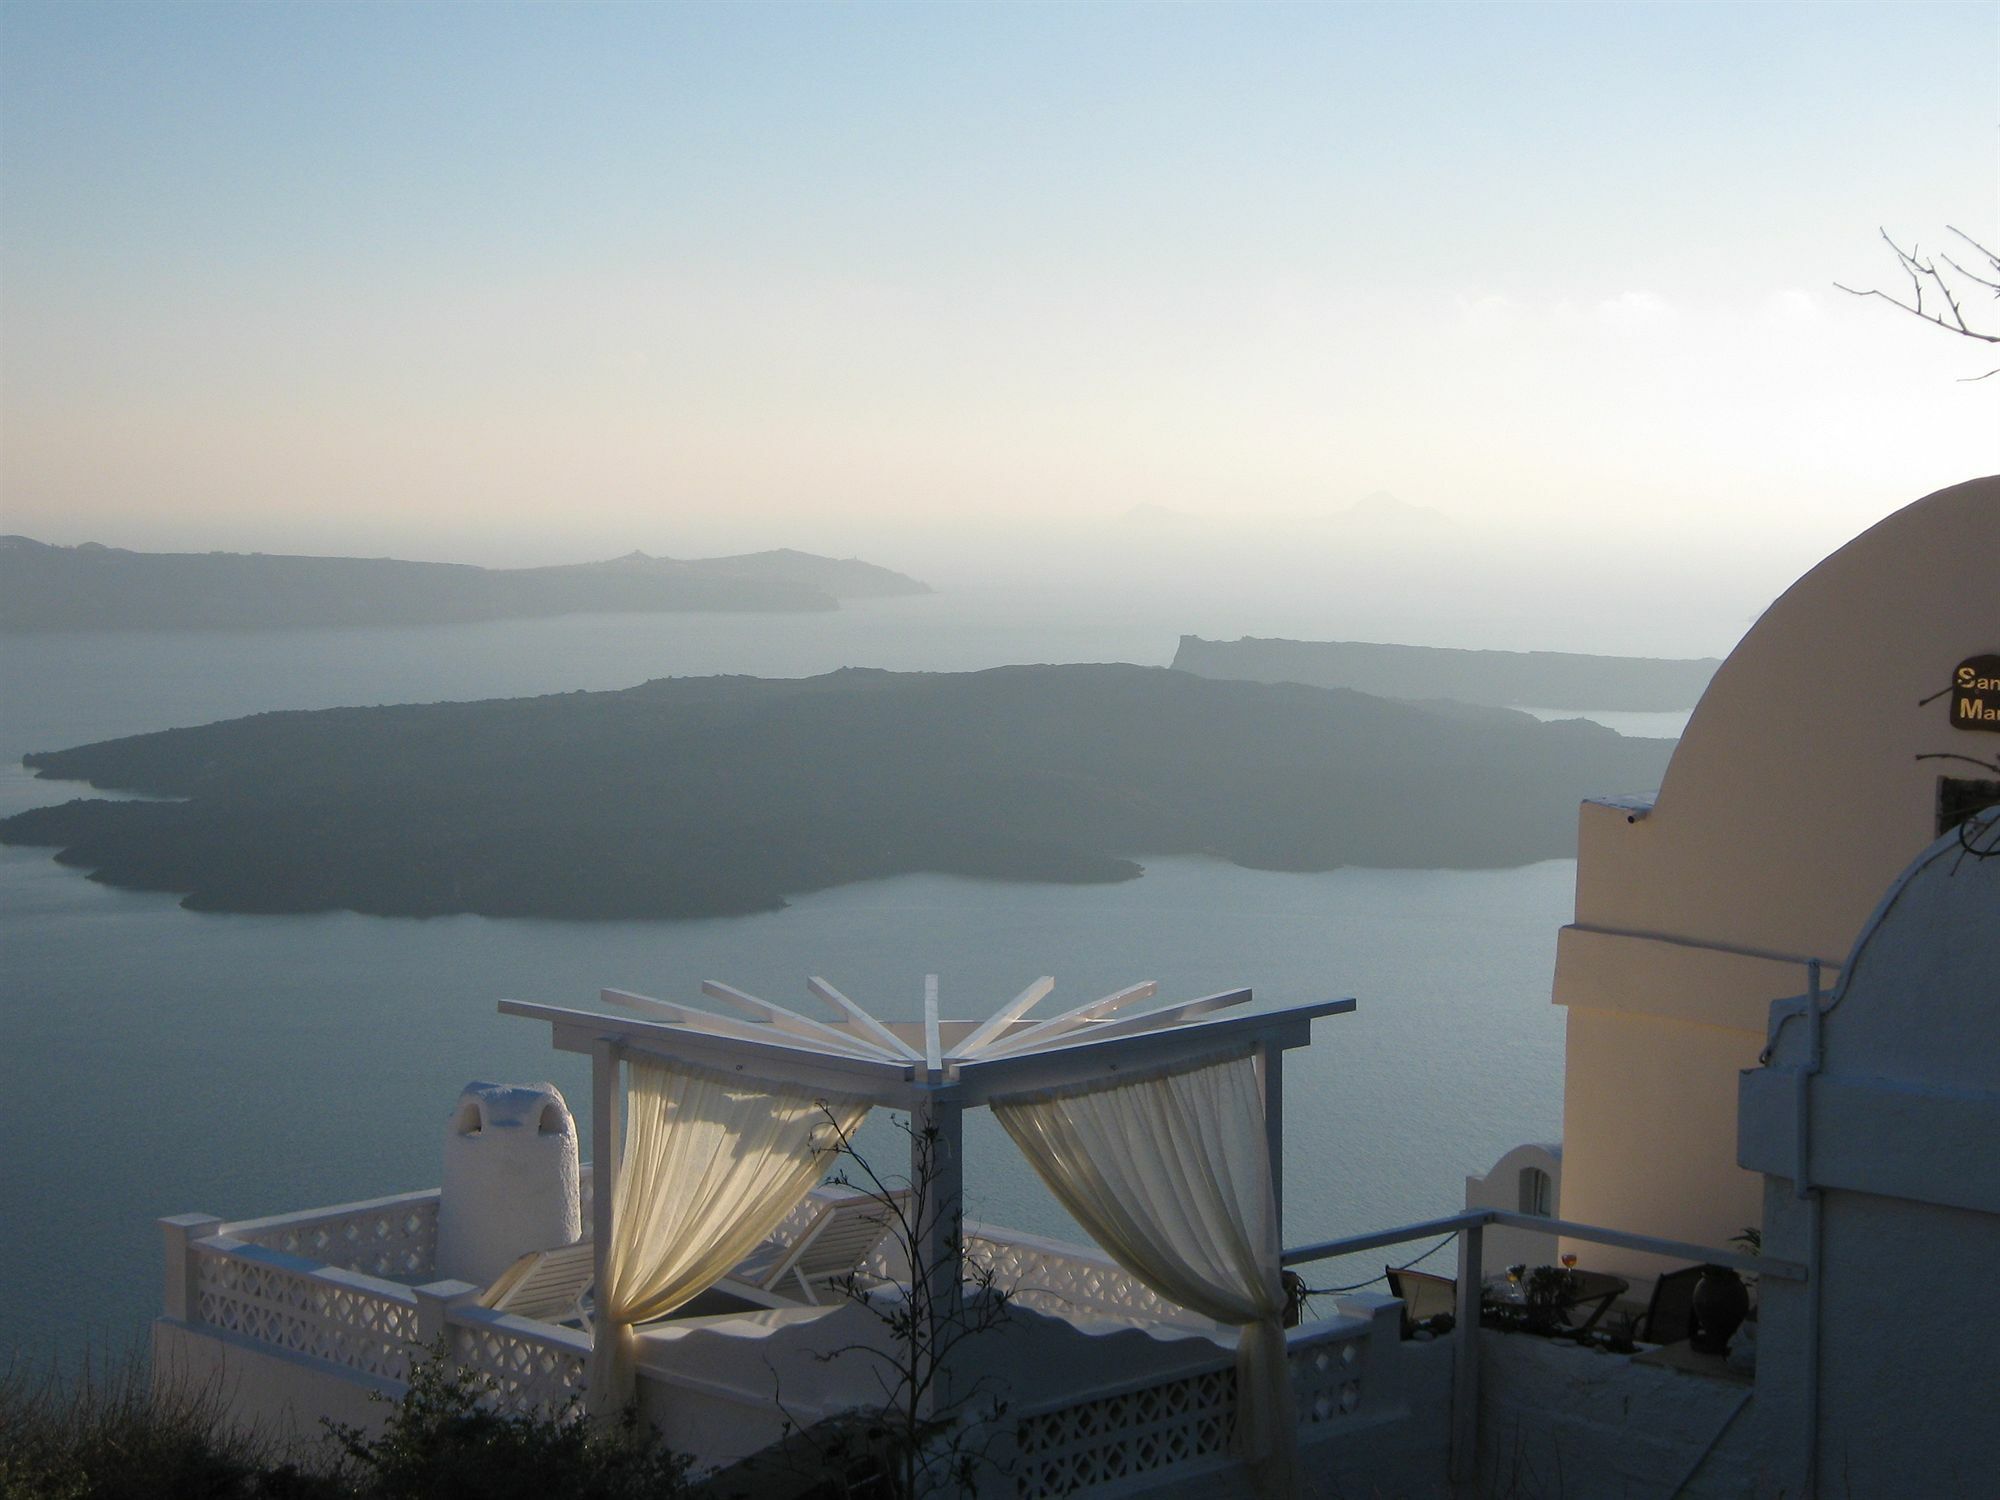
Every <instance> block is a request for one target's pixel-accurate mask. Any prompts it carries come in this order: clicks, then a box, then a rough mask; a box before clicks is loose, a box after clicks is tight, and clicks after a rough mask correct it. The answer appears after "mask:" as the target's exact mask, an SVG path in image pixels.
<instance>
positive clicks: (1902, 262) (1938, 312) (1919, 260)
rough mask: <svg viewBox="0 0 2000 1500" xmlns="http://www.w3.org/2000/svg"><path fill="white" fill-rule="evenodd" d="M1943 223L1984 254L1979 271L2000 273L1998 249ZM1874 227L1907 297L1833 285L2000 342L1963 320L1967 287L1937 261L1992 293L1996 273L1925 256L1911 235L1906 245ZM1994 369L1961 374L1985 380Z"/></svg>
mask: <svg viewBox="0 0 2000 1500" xmlns="http://www.w3.org/2000/svg"><path fill="white" fill-rule="evenodd" d="M1945 229H1946V230H1947V231H1948V232H1949V233H1951V234H1955V235H1957V236H1958V237H1959V238H1960V239H1961V240H1963V241H1965V243H1966V244H1968V245H1970V246H1971V247H1972V248H1973V249H1974V250H1976V251H1978V252H1979V254H1980V256H1982V257H1983V258H1984V260H1985V265H1984V266H1983V267H1982V270H1983V271H1985V272H1988V273H1991V275H1992V276H1993V277H1995V278H2000V255H1996V254H1995V253H1994V252H1993V251H1992V250H1989V249H1987V247H1986V246H1984V245H1982V244H1980V243H1979V241H1978V240H1975V239H1974V238H1973V237H1972V236H1971V235H1969V234H1967V233H1966V232H1965V231H1964V230H1962V229H1960V228H1958V227H1956V226H1955V225H1950V224H1947V225H1946V226H1945ZM1877 232H1878V233H1879V234H1880V235H1881V236H1882V243H1883V244H1885V245H1887V246H1888V247H1889V249H1890V250H1891V251H1893V252H1894V253H1895V256H1896V264H1897V265H1898V266H1900V267H1901V268H1902V271H1903V274H1904V275H1905V276H1907V277H1908V278H1909V282H1910V296H1909V300H1908V301H1904V300H1903V299H1902V298H1901V297H1897V296H1893V295H1892V294H1890V293H1888V292H1885V291H1883V290H1882V289H1881V288H1879V287H1867V288H1862V287H1852V286H1848V285H1846V284H1845V283H1844V282H1839V281H1836V282H1835V283H1834V286H1835V287H1836V288H1838V289H1839V290H1840V291H1843V292H1846V293H1847V294H1848V295H1849V296H1850V297H1879V298H1881V299H1882V300H1883V301H1884V302H1886V303H1888V304H1889V305H1890V306H1891V307H1895V308H1900V309H1901V310H1902V311H1904V312H1906V313H1908V314H1910V316H1911V317H1914V318H1921V319H1923V321H1924V322H1926V323H1933V324H1935V325H1936V326H1938V327H1939V328H1942V329H1943V330H1944V331H1945V332H1946V333H1952V334H1957V335H1958V336H1959V337H1960V338H1968V339H1975V340H1977V341H1978V342H1980V343H1982V344H2000V332H1993V333H1989V332H1988V331H1987V330H1986V329H1985V328H1981V327H1975V326H1974V325H1973V324H1972V323H1969V322H1967V321H1966V317H1965V307H1964V302H1963V299H1964V298H1965V297H1966V296H1968V295H1971V293H1969V292H1967V291H1966V290H1964V289H1963V288H1960V287H1956V286H1954V285H1953V284H1952V279H1951V275H1947V273H1946V271H1944V270H1940V269H1939V268H1938V262H1939V261H1943V262H1944V265H1945V266H1946V267H1947V268H1948V270H1949V271H1950V272H1951V273H1952V274H1955V275H1956V276H1958V277H1959V278H1961V279H1962V280H1963V281H1965V282H1969V283H1970V284H1971V285H1972V286H1975V287H1983V288H1985V289H1986V290H1987V291H1989V292H1991V293H1992V294H1993V295H1994V296H1995V297H2000V279H1994V280H1989V279H1988V277H1987V275H1983V274H1981V273H1980V272H1975V271H1969V270H1967V269H1966V268H1965V267H1964V266H1962V265H1960V264H1959V262H1958V261H1956V260H1954V259H1953V258H1952V257H1951V256H1949V255H1936V256H1932V257H1928V258H1927V257H1926V256H1925V255H1924V253H1923V250H1922V247H1920V246H1919V245H1918V244H1917V243H1916V242H1915V241H1914V240H1913V241H1911V243H1910V248H1909V249H1907V250H1905V249H1904V248H1903V247H1902V246H1901V245H1899V244H1897V243H1896V242H1895V241H1894V240H1893V239H1891V238H1890V237H1889V231H1888V230H1887V229H1879V230H1878V231H1877ZM1927 298H1928V299H1929V300H1928V301H1927V300H1926V299H1927ZM1939 303H1942V304H1943V307H1942V308H1940V307H1939V306H1938V304H1939ZM1994 375H2000V366H1996V367H1994V368H1993V369H1991V370H1988V371H1987V372H1986V373H1985V374H1984V375H1968V376H1965V377H1963V378H1964V379H1965V380H1967V381H1976V380H1986V379H1989V378H1990V377H1992V376H1994Z"/></svg>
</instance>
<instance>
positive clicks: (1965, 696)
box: [1951, 656, 2000, 734]
mask: <svg viewBox="0 0 2000 1500" xmlns="http://www.w3.org/2000/svg"><path fill="white" fill-rule="evenodd" d="M1951 727H1952V728H1954V729H1987V730H1991V731H1992V732H1993V733H1995V734H2000V656H1968V657H1967V658H1966V659H1965V660H1964V661H1962V662H1960V663H1959V664H1958V667H1957V669H1956V670H1955V671H1953V672H1952V674H1951Z"/></svg>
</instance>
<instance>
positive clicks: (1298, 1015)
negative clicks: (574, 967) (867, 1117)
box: [500, 974, 1354, 1107]
mask: <svg viewBox="0 0 2000 1500" xmlns="http://www.w3.org/2000/svg"><path fill="white" fill-rule="evenodd" d="M807 988H808V991H809V993H811V994H812V995H814V996H816V997H817V998H819V999H820V1000H822V1001H823V1002H825V1003H826V1004H827V1006H828V1007H829V1008H830V1009H831V1010H832V1011H833V1012H834V1014H835V1015H836V1016H837V1017H839V1019H838V1020H834V1021H816V1020H813V1019H811V1018H809V1017H807V1016H803V1015H801V1014H799V1013H798V1012H796V1011H793V1010H790V1009H788V1008H786V1007H785V1006H782V1005H777V1004H774V1003H772V1002H770V1001H767V1000H763V999H760V998H759V997H757V996H755V995H752V994H749V993H748V992H746V991H744V990H740V989H737V988H736V987H734V986H732V985H726V984H722V983H719V982H717V981H709V982H708V983H706V984H704V985H703V986H702V990H703V993H704V994H705V995H707V996H708V997H710V998H711V999H715V1000H719V1001H721V1002H723V1003H725V1004H727V1005H729V1006H731V1007H733V1009H734V1010H735V1011H736V1012H737V1014H736V1015H730V1016H725V1015H721V1014H718V1013H716V1012H714V1011H710V1010H706V1009H704V1008H702V1007H699V1006H695V1005H689V1004H684V1003H681V1002H679V1001H671V1000H657V999H653V998H652V997H650V996H644V995H634V994H631V993H629V992H627V991H623V990H605V991H603V992H602V993H601V997H600V998H601V999H602V1000H603V1002H604V1003H606V1004H608V1005H615V1006H619V1007H621V1008H622V1009H624V1010H626V1011H627V1012H629V1014H627V1015H606V1014H603V1013H600V1012H592V1011H584V1010H570V1009H564V1008H561V1007H557V1006H547V1005H534V1004H527V1003H523V1002H521V1001H516V1000H503V1001H501V1002H500V1010H501V1012H502V1013H503V1014H505V1015H515V1016H522V1017H526V1018H528V1019H532V1020H540V1021H546V1022H548V1023H549V1025H550V1027H551V1030H552V1034H553V1040H554V1042H555V1045H556V1046H557V1047H558V1048H560V1049H563V1050H566V1051H581V1052H588V1051H591V1050H593V1049H594V1048H595V1047H597V1046H598V1045H600V1044H603V1043H610V1044H611V1045H612V1046H613V1048H614V1049H615V1050H616V1051H618V1052H619V1053H621V1054H624V1055H642V1056H655V1057H663V1058H669V1059H682V1060H686V1061H688V1062H693V1063H699V1064H702V1065H704V1066H708V1067H714V1068H721V1069H724V1070H726V1071H730V1072H739V1073H742V1074H744V1075H745V1076H746V1077H750V1078H760V1079H766V1080H769V1081H772V1082H787V1083H795V1084H801V1085H804V1086H806V1087H811V1088H825V1089H827V1090H829V1091H830V1092H841V1093H848V1094H853V1095H858V1096H861V1097H865V1098H868V1099H870V1100H872V1101H874V1102H876V1103H881V1104H888V1105H891V1106H904V1107H907V1106H909V1105H911V1104H914V1103H915V1102H917V1101H918V1100H919V1099H921V1098H924V1097H933V1098H934V1097H937V1096H938V1095H939V1094H940V1093H944V1094H955V1095H958V1096H959V1097H960V1098H961V1100H962V1102H964V1103H967V1104H979V1103H984V1102H985V1101H986V1100H987V1099H989V1098H991V1097H993V1096H994V1095H995V1094H999V1093H1006V1092H1014V1091H1018V1090H1027V1089H1035V1088H1050V1087H1058V1086H1062V1085H1064V1084H1067V1083H1074V1082H1082V1081H1085V1080H1088V1079H1091V1078H1096V1077H1102V1076H1107V1075H1111V1074H1116V1073H1119V1072H1125V1071H1128V1070H1136V1069H1140V1068H1152V1067H1158V1066H1162V1065H1171V1064H1173V1063H1175V1062H1178V1061H1183V1060H1187V1061H1192V1060H1194V1059H1197V1058H1199V1057H1201V1056H1204V1055H1207V1054H1212V1053H1216V1052H1221V1051H1224V1050H1227V1049H1229V1048H1232V1047H1236V1046H1243V1045H1262V1046H1270V1047H1276V1048H1280V1049H1288V1048H1292V1047H1302V1046H1306V1045H1308V1044H1309V1043H1310V1042H1311V1040H1312V1037H1311V1029H1310V1028H1311V1023H1312V1022H1313V1021H1314V1020H1315V1019H1317V1018H1318V1017H1320V1016H1325V1015H1336V1014H1341V1013H1344V1012H1347V1011H1351V1010H1353V1009H1354V1001H1352V1000H1322V1001H1310V1002H1305V1003H1302V1004H1292V1005H1278V1006H1270V1005H1265V1006H1259V1005H1256V1004H1254V1003H1253V1001H1252V997H1251V992H1250V991H1249V990H1247V989H1241V990H1228V991H1224V992H1222V993H1220V994H1215V995H1207V996H1203V997H1201V998H1199V999H1194V1000H1184V1001H1179V1002H1175V1003H1170V1004H1167V1005H1162V1006H1158V1007H1155V1008H1154V1009H1152V1010H1147V1011H1137V1010H1134V1009H1133V1007H1134V1006H1136V1005H1138V1004H1139V1003H1141V1002H1143V1001H1146V1000H1150V999H1152V998H1153V997H1154V996H1155V995H1156V994H1157V993H1158V989H1159V986H1158V985H1157V984H1156V983H1155V982H1153V981H1151V980H1147V981H1145V982H1143V983H1140V984H1135V985H1128V986H1126V987H1125V988H1123V989H1120V990H1117V991H1114V992H1113V993H1111V994H1109V995H1105V996H1102V997H1101V998H1099V999H1096V1000H1092V1001H1090V1002H1088V1003H1087V1004H1083V1005H1078V1006H1075V1007H1072V1008H1071V1009H1068V1010H1065V1011H1061V1012H1058V1013H1057V1014H1055V1015H1053V1016H1049V1017H1047V1018H1044V1019H1041V1020H1036V1019H1032V1018H1031V1014H1030V1013H1031V1012H1032V1011H1033V1010H1034V1008H1035V1006H1036V1005H1038V1004H1039V1003H1041V1001H1042V1000H1044V999H1045V998H1047V996H1048V995H1049V994H1050V993H1051V992H1052V991H1053V990H1054V988H1055V981H1054V980H1053V979H1051V978H1047V977H1044V978H1042V979H1038V980H1036V981H1035V982H1034V983H1032V984H1030V985H1029V986H1028V987H1027V988H1026V989H1024V990H1022V991H1021V993H1020V994H1018V995H1016V996H1015V997H1014V998H1013V999H1012V1000H1009V1001H1008V1002H1007V1003H1006V1004H1004V1005H1002V1006H1000V1007H999V1008H998V1009H997V1010H996V1011H994V1012H993V1013H992V1014H991V1015H990V1016H989V1017H987V1018H986V1019H985V1020H983V1021H980V1022H977V1023H974V1022H971V1021H954V1020H947V1019H944V1018H943V1017H942V1016H941V1014H940V1009H939V998H938V996H939V988H938V980H937V976H936V975H934V974H933V975H927V976H926V977H925V982H924V997H923V1011H922V1018H921V1020H920V1021H919V1022H918V1023H917V1024H916V1025H915V1026H907V1025H906V1026H905V1027H903V1028H902V1035H899V1034H898V1031H897V1030H896V1029H892V1027H891V1026H890V1025H888V1024H885V1023H883V1022H882V1021H881V1020H879V1019H878V1018H877V1017H875V1016H874V1015H873V1014H871V1013H870V1012H869V1011H867V1010H866V1009H864V1008H863V1007H862V1006H861V1005H859V1004H857V1003H856V1002H855V1001H853V1000H851V999H849V998H848V997H847V996H846V995H845V994H843V993H841V992H840V991H839V990H837V989H835V988H834V987H833V986H832V985H831V984H829V983H828V982H827V981H826V980H824V979H822V978H819V977H817V976H815V977H814V978H812V979H811V980H810V981H809V982H808V985H807ZM905 1038H908V1039H907V1040H906V1039H905Z"/></svg>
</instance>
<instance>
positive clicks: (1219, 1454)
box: [1013, 1304, 1396, 1500]
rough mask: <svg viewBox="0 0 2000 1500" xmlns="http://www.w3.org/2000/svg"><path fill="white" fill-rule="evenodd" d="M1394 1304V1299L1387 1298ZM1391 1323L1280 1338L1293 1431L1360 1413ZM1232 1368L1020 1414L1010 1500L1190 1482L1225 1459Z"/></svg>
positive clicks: (1231, 1424) (1345, 1320) (1341, 1323)
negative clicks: (1374, 1347)
mask: <svg viewBox="0 0 2000 1500" xmlns="http://www.w3.org/2000/svg"><path fill="white" fill-rule="evenodd" d="M1392 1306H1393V1304H1392ZM1395 1336H1396V1322H1395V1320H1394V1319H1393V1318H1392V1319H1387V1320H1382V1319H1377V1318H1375V1317H1365V1318H1359V1317H1342V1318H1338V1319H1335V1320H1332V1321H1329V1322H1326V1323H1320V1324H1316V1325H1314V1326H1311V1327H1307V1328H1299V1329H1294V1330H1293V1331H1292V1332H1291V1333H1290V1334H1289V1335H1288V1336H1287V1348H1286V1353H1287V1356H1288V1358H1289V1360H1290V1364H1291V1371H1292V1392H1293V1396H1294V1398H1295V1400H1296V1401H1297V1404H1298V1419H1299V1430H1300V1433H1301V1435H1302V1436H1303V1435H1304V1434H1305V1433H1308V1432H1312V1431H1315V1430H1316V1429H1319V1428H1323V1427H1325V1426H1327V1425H1328V1424H1332V1423H1338V1422H1339V1421H1341V1420H1342V1419H1343V1418H1346V1417H1351V1416H1354V1415H1356V1414H1357V1413H1359V1412H1361V1411H1362V1410H1363V1409H1364V1407H1365V1406H1366V1404H1367V1400H1368V1382H1367V1378H1366V1373H1367V1368H1368V1349H1369V1346H1370V1343H1371V1342H1372V1341H1373V1340H1374V1339H1376V1338H1382V1337H1387V1338H1394V1337H1395ZM1235 1425H1236V1364H1235V1359H1234V1357H1233V1356H1229V1355H1225V1356H1222V1357H1221V1358H1219V1359H1218V1360H1217V1361H1216V1363H1215V1364H1214V1365H1212V1366H1209V1367H1207V1368H1204V1369H1199V1370H1192V1371H1189V1372H1188V1373H1186V1374H1183V1375H1177V1376H1175V1377H1173V1378H1172V1379H1170V1380H1156V1381H1150V1382H1134V1383H1132V1384H1129V1385H1124V1386H1118V1387H1114V1388H1113V1389H1110V1390H1107V1391H1101V1392H1095V1393H1093V1394H1091V1395H1090V1396H1088V1397H1086V1398H1085V1399H1083V1400H1076V1399H1074V1398H1071V1399H1067V1400H1065V1401H1062V1402H1055V1403H1051V1404H1049V1405H1047V1406H1043V1407H1038V1408H1033V1409H1031V1410H1029V1411H1027V1412H1026V1413H1024V1414H1023V1415H1022V1416H1021V1417H1020V1419H1019V1424H1018V1426H1017V1428H1016V1430H1015V1455H1016V1456H1015V1460H1014V1469H1013V1475H1014V1493H1015V1495H1016V1497H1017V1500H1055V1497H1058V1496H1064V1495H1072V1494H1075V1493H1077V1492H1078V1491H1082V1490H1089V1489H1092V1488H1095V1487H1097V1486H1099V1485H1109V1484H1122V1483H1125V1482H1127V1481H1130V1480H1133V1479H1139V1478H1143V1477H1144V1476H1145V1475H1147V1474H1150V1473H1153V1472H1155V1471H1158V1470H1162V1469H1174V1470H1176V1471H1178V1472H1177V1473H1176V1476H1175V1477H1176V1478H1192V1477H1194V1476H1195V1474H1196V1473H1198V1472H1199V1468H1196V1469H1194V1470H1193V1472H1190V1470H1191V1467H1192V1466H1200V1468H1215V1469H1222V1468H1225V1467H1227V1466H1228V1465H1229V1464H1231V1463H1233V1462H1234V1461H1235V1460H1234V1459H1233V1458H1232V1456H1231V1454H1230V1451H1229V1445H1230V1438H1231V1436H1232V1435H1233V1433H1234V1431H1235Z"/></svg>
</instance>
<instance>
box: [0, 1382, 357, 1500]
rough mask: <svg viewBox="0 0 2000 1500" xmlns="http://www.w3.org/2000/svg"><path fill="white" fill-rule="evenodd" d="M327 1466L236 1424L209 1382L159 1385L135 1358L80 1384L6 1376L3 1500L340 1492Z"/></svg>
mask: <svg viewBox="0 0 2000 1500" xmlns="http://www.w3.org/2000/svg"><path fill="white" fill-rule="evenodd" d="M341 1494H342V1492H341V1491H340V1490H339V1489H338V1488H337V1486H336V1485H335V1484H334V1482H333V1481H332V1480H331V1479H330V1478H329V1477H328V1476H325V1475H319V1474H312V1473H308V1472H306V1471H303V1470H301V1469H299V1468H298V1467H297V1466H295V1465H292V1464H288V1463H283V1462H280V1461H278V1455H277V1454H276V1452H275V1450H274V1449H273V1448H272V1447H271V1445H270V1444H269V1443H266V1442H263V1441H261V1440H259V1439H257V1438H255V1437H250V1436H245V1435H243V1434H241V1433H238V1432H236V1431H234V1430H233V1429H232V1428H231V1427H230V1426H229V1424H228V1423H227V1421H226V1420H225V1419H224V1413H223V1411H222V1409H221V1405H220V1403H219V1402H218V1401H217V1400H216V1398H215V1395H214V1393H213V1392H212V1391H175V1392H171V1393H155V1392H154V1391H153V1390H152V1389H151V1387H150V1384H149V1382H148V1380H147V1377H146V1371H145V1366H144V1364H143V1362H142V1361H140V1360H138V1359H136V1358H134V1359H129V1360H126V1361H124V1362H123V1363H122V1364H118V1365H116V1366H114V1367H113V1368H112V1369H111V1370H110V1372H109V1373H101V1372H100V1371H98V1370H96V1369H93V1368H88V1367H87V1368H86V1369H85V1370H84V1371H83V1372H82V1373H81V1374H80V1376H79V1377H78V1378H77V1380H76V1381H75V1382H74V1383H70V1384H65V1383H63V1382H62V1381H60V1380H58V1379H57V1378H56V1377H54V1376H53V1375H51V1376H48V1377H45V1378H43V1379H41V1380H32V1379H28V1378H25V1377H23V1376H21V1375H20V1373H19V1372H18V1371H15V1372H10V1373H9V1374H8V1376H7V1377H6V1378H5V1379H4V1380H0V1497H4V1500H158V1497H161V1496H166V1495H172V1496H176V1497H182V1496H184V1497H186V1500H337V1497H339V1496H340V1495H341Z"/></svg>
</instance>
